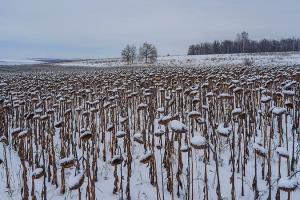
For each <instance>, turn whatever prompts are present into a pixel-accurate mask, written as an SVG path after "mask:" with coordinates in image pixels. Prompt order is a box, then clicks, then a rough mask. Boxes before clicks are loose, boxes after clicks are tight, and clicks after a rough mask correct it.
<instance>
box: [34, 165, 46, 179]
mask: <svg viewBox="0 0 300 200" xmlns="http://www.w3.org/2000/svg"><path fill="white" fill-rule="evenodd" d="M43 171H44V169H43V168H41V167H40V168H36V169H34V170H33V171H32V176H33V177H37V176H39V175H40V174H41V173H43Z"/></svg>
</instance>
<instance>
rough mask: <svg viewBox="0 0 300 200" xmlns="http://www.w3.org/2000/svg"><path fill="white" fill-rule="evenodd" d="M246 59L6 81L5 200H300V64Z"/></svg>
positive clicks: (1, 154) (1, 155)
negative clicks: (249, 62) (247, 61)
mask: <svg viewBox="0 0 300 200" xmlns="http://www.w3.org/2000/svg"><path fill="white" fill-rule="evenodd" d="M251 56H252V57H254V55H251ZM224 57H225V58H226V59H225V61H224ZM245 57H247V55H226V56H224V55H217V56H216V55H215V56H214V58H212V57H211V56H182V57H174V56H173V57H160V58H159V63H164V64H161V66H157V67H155V68H154V67H151V66H150V67H147V66H145V67H141V68H134V69H133V68H122V67H120V68H93V69H91V68H89V70H87V68H85V67H83V68H80V70H78V71H72V70H70V68H69V69H68V67H66V68H61V69H57V68H56V70H57V71H54V70H53V71H47V72H46V71H42V70H39V71H32V72H30V73H27V72H26V73H24V72H22V71H20V72H11V73H0V159H1V160H0V193H1V197H0V199H1V200H2V199H4V200H6V199H13V200H19V199H49V200H50V199H53V200H54V199H55V200H56V199H57V200H63V199H98V200H101V199H105V200H107V199H116V200H117V199H132V200H147V199H148V200H152V199H160V200H162V199H164V200H169V199H207V200H208V199H212V200H214V199H224V200H226V199H244V200H246V199H255V197H256V198H257V199H268V197H269V198H270V199H275V197H276V196H277V197H281V199H298V197H299V196H300V189H299V184H300V173H299V171H300V161H299V152H300V120H299V118H300V117H299V116H300V99H299V98H300V93H299V92H300V72H299V71H297V70H299V68H296V67H294V66H287V65H293V64H297V62H298V61H299V55H298V54H288V55H284V56H282V55H281V54H277V55H276V56H275V55H272V56H271V57H270V56H268V55H265V56H263V55H259V56H257V57H256V58H255V63H256V64H257V63H259V62H261V63H265V64H263V66H264V67H261V66H255V65H256V64H255V65H253V66H243V65H241V64H239V62H241V61H242V60H243V59H244V58H245ZM271 58H272V59H274V60H273V61H272V62H271V61H270V59H271ZM275 58H276V60H275ZM267 60H268V62H267ZM281 61H282V62H281ZM87 62H89V61H87ZM93 62H94V61H93ZM99 62H100V61H98V63H97V64H95V65H93V64H92V65H90V63H86V65H84V66H104V64H103V63H99ZM202 62H203V63H202ZM228 62H229V63H228ZM104 63H107V62H104ZM111 63H112V61H111ZM189 63H192V64H191V65H189ZM221 63H222V64H221ZM224 63H225V64H224ZM232 63H235V64H238V65H232ZM280 63H281V64H280ZM83 64H84V63H83V62H79V63H78V65H79V66H83ZM102 64H103V65H102ZM210 64H211V66H209V65H210ZM106 66H107V65H106ZM119 66H121V65H119ZM185 66H198V67H195V68H193V67H192V68H191V67H188V68H186V67H185Z"/></svg>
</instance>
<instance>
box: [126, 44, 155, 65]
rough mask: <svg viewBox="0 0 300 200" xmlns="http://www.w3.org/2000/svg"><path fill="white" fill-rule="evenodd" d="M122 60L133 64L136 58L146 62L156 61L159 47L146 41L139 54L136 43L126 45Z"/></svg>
mask: <svg viewBox="0 0 300 200" xmlns="http://www.w3.org/2000/svg"><path fill="white" fill-rule="evenodd" d="M121 56H122V61H123V62H127V64H132V63H133V62H134V61H135V60H136V59H138V60H139V61H142V62H145V63H154V62H155V61H156V60H157V49H156V47H155V46H154V45H153V44H149V43H147V42H145V43H144V44H143V45H142V46H141V47H140V48H139V53H138V54H137V49H136V46H135V45H129V44H128V45H126V47H125V48H124V49H123V50H122V52H121Z"/></svg>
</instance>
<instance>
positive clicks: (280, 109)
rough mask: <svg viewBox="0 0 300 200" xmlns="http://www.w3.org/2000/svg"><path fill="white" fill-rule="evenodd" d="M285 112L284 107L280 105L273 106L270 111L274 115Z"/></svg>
mask: <svg viewBox="0 0 300 200" xmlns="http://www.w3.org/2000/svg"><path fill="white" fill-rule="evenodd" d="M285 112H286V108H282V107H274V108H273V109H272V113H273V114H275V115H282V114H283V113H285Z"/></svg>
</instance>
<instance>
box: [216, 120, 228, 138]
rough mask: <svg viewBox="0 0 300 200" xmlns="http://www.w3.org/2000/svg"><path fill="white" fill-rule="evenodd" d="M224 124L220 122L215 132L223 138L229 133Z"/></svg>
mask: <svg viewBox="0 0 300 200" xmlns="http://www.w3.org/2000/svg"><path fill="white" fill-rule="evenodd" d="M224 125H225V124H224V123H223V122H222V123H220V124H219V125H218V128H217V132H218V133H219V134H221V135H223V136H229V135H230V133H231V127H230V126H229V127H225V126H224Z"/></svg>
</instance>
